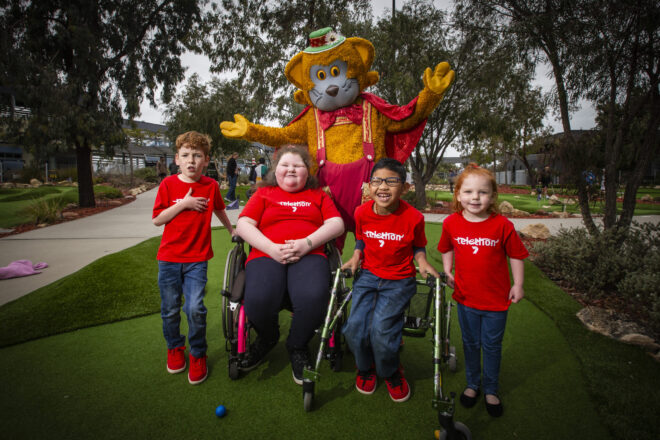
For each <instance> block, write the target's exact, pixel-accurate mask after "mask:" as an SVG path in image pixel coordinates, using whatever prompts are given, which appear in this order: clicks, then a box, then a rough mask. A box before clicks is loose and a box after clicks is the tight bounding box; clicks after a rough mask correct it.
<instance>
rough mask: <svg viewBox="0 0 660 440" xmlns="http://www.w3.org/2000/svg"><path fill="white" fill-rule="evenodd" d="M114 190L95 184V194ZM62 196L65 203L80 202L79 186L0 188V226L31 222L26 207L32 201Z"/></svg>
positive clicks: (97, 195) (100, 195) (5, 226)
mask: <svg viewBox="0 0 660 440" xmlns="http://www.w3.org/2000/svg"><path fill="white" fill-rule="evenodd" d="M111 191H114V189H113V188H111V187H109V186H105V185H95V186H94V194H95V196H96V197H102V196H103V194H106V193H109V192H111ZM58 197H61V198H62V200H63V203H64V204H65V205H66V204H67V203H78V188H76V187H71V186H41V187H39V188H0V228H12V227H14V226H17V225H22V224H25V223H29V222H30V217H29V216H28V215H27V214H26V213H25V209H26V208H27V207H28V206H30V205H31V204H32V203H35V202H37V201H41V200H52V199H56V198H58Z"/></svg>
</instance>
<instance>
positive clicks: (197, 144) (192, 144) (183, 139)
mask: <svg viewBox="0 0 660 440" xmlns="http://www.w3.org/2000/svg"><path fill="white" fill-rule="evenodd" d="M184 146H186V147H188V148H192V149H193V150H199V151H201V152H202V153H204V154H205V155H206V156H208V155H209V153H210V152H211V138H210V137H209V136H207V135H205V134H202V133H198V132H196V131H187V132H185V133H183V134H180V135H179V136H178V137H177V138H176V152H177V153H178V152H179V150H180V149H181V148H182V147H184Z"/></svg>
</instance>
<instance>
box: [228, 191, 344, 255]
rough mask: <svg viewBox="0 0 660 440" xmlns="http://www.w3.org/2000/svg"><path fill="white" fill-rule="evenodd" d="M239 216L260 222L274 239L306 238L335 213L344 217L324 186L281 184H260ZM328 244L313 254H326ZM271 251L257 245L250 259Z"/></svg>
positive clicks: (260, 227)
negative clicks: (299, 187)
mask: <svg viewBox="0 0 660 440" xmlns="http://www.w3.org/2000/svg"><path fill="white" fill-rule="evenodd" d="M239 217H249V218H251V219H252V220H254V221H256V222H257V228H258V229H259V230H260V231H261V233H262V234H264V235H265V236H266V237H268V239H270V240H271V241H272V242H273V243H279V244H284V242H285V241H286V240H297V239H299V238H305V237H307V236H308V235H309V234H311V233H312V232H314V231H316V230H317V229H318V228H320V227H321V226H322V225H323V222H325V221H326V220H328V219H329V218H333V217H340V215H339V211H337V208H336V207H335V204H334V203H333V201H332V199H331V198H330V196H328V195H327V194H326V193H325V192H324V191H322V190H320V189H306V190H303V191H299V192H296V193H290V192H287V191H284V190H283V189H282V188H280V187H279V186H267V187H263V188H259V189H258V190H257V192H256V193H254V194H253V195H252V197H250V200H248V202H247V204H246V205H245V208H243V211H242V212H241V214H240V216H239ZM323 248H324V244H322V245H321V246H318V247H317V248H315V249H313V250H312V251H311V252H309V253H310V254H318V255H324V256H325V253H324V252H323ZM259 257H268V258H270V256H268V254H266V253H264V252H261V251H260V250H259V249H257V248H255V247H253V248H252V251H251V252H250V255H249V256H248V259H247V261H250V260H253V259H255V258H259Z"/></svg>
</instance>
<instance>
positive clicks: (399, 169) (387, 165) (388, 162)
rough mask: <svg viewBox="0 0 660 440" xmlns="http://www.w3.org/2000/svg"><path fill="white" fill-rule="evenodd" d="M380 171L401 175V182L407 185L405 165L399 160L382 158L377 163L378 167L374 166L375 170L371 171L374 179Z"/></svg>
mask: <svg viewBox="0 0 660 440" xmlns="http://www.w3.org/2000/svg"><path fill="white" fill-rule="evenodd" d="M380 169H386V170H390V171H394V172H395V173H397V174H398V175H399V177H401V182H402V183H406V167H404V166H403V164H402V163H401V162H399V161H398V160H396V159H392V158H390V157H384V158H382V159H381V160H379V161H378V162H376V165H374V167H373V169H372V170H371V176H372V177H373V175H374V173H375V172H376V171H378V170H380Z"/></svg>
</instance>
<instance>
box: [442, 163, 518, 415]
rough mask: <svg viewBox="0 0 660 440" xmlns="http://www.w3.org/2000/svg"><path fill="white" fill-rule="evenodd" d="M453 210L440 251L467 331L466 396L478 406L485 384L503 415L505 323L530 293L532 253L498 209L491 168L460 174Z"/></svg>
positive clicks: (491, 405)
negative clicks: (500, 392) (527, 265)
mask: <svg viewBox="0 0 660 440" xmlns="http://www.w3.org/2000/svg"><path fill="white" fill-rule="evenodd" d="M452 210H453V211H454V213H453V214H451V215H450V216H449V217H447V218H446V219H445V221H444V222H443V223H442V235H441V236H440V242H439V243H438V251H440V253H442V266H443V270H444V272H445V273H446V274H447V284H448V285H449V287H452V288H453V289H454V293H453V295H452V297H453V299H454V300H455V301H456V302H457V309H458V323H459V325H460V327H461V333H462V337H463V351H464V354H465V377H466V380H467V386H466V388H465V390H464V391H463V393H462V394H461V397H460V402H461V404H462V405H463V406H464V407H466V408H471V407H473V406H474V405H475V404H476V402H477V399H478V397H479V394H480V392H481V389H482V388H483V392H484V396H485V402H486V411H487V412H488V414H490V415H491V416H492V417H499V416H501V415H502V413H503V411H504V407H503V405H502V401H501V400H500V397H499V395H498V386H499V374H500V361H501V359H502V340H503V338H504V327H505V325H506V318H507V312H508V309H509V306H510V305H511V303H512V302H513V303H517V302H519V301H520V300H521V299H522V298H523V296H525V292H524V290H523V281H524V274H525V272H524V271H525V269H524V267H525V266H524V263H523V259H525V258H527V257H528V256H529V253H528V252H527V249H526V248H525V245H524V244H523V243H522V241H521V240H520V237H519V236H518V233H517V232H516V230H515V228H514V226H513V223H511V221H509V220H508V219H507V218H506V217H504V216H502V215H501V214H499V213H498V210H497V183H496V181H495V176H494V175H493V173H492V172H490V171H489V170H487V169H485V168H481V167H479V166H477V165H475V164H470V165H468V166H467V168H466V169H465V170H464V171H463V172H462V173H461V174H460V175H459V176H458V178H457V180H456V191H455V192H454V199H453V202H452ZM507 257H508V258H509V262H510V264H511V272H512V274H513V286H512V285H511V280H510V278H509V268H508V265H507ZM454 264H455V267H456V273H455V274H454V275H452V269H453V268H454ZM482 356H483V374H482V369H481V359H482Z"/></svg>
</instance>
